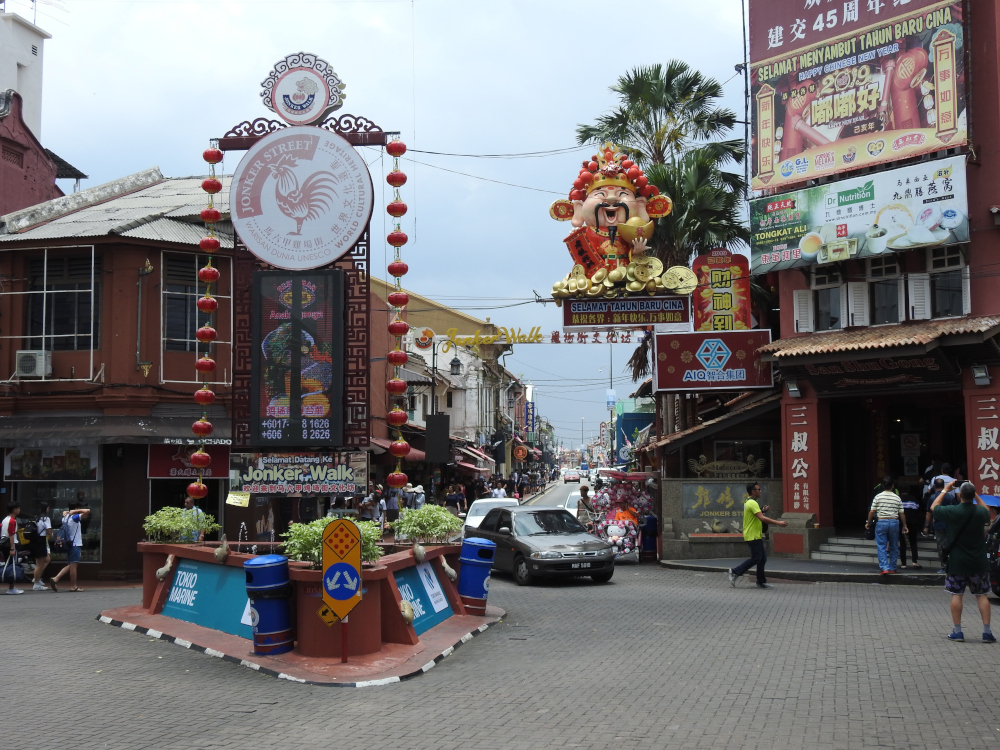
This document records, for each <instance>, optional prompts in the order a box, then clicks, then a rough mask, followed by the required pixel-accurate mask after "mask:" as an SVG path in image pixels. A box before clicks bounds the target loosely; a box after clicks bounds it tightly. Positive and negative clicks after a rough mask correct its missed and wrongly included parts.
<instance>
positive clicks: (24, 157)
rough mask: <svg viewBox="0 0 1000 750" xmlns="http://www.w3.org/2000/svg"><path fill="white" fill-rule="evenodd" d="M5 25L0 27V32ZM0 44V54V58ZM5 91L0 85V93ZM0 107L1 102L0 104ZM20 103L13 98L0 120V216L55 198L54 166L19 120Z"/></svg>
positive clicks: (57, 192) (0, 45)
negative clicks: (7, 110) (7, 111)
mask: <svg viewBox="0 0 1000 750" xmlns="http://www.w3.org/2000/svg"><path fill="white" fill-rule="evenodd" d="M6 26H7V24H4V23H0V29H3V28H5V27H6ZM2 50H3V40H0V54H3V52H2ZM5 90H6V89H5V88H4V87H3V86H2V85H0V93H3V92H4V91H5ZM0 105H2V102H0ZM24 106H25V104H24V100H23V99H22V97H21V96H20V95H19V94H15V95H14V96H13V97H12V100H11V102H10V113H9V114H8V115H7V116H6V117H2V118H0V156H2V158H0V216H3V215H4V214H8V213H11V212H12V211H18V210H20V209H22V208H27V207H28V206H34V205H36V204H38V203H44V202H45V201H49V200H52V199H54V198H59V197H61V196H62V194H63V192H62V190H60V189H59V188H58V187H57V186H56V184H55V180H56V165H55V162H53V161H52V159H50V158H49V156H48V154H46V153H45V149H43V148H42V145H41V143H39V141H38V138H37V137H36V136H35V135H33V134H32V131H31V130H30V129H29V128H28V126H27V125H26V124H25V121H24V119H23V116H22V111H23V108H24Z"/></svg>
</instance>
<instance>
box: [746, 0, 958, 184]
mask: <svg viewBox="0 0 1000 750" xmlns="http://www.w3.org/2000/svg"><path fill="white" fill-rule="evenodd" d="M782 4H783V3H782ZM850 4H851V3H846V4H845V5H850ZM758 5H761V3H758ZM919 5H920V3H917V2H916V1H915V0H913V1H912V2H911V3H908V4H902V3H901V4H900V6H899V7H898V8H896V10H899V9H900V8H902V7H905V8H906V9H907V12H906V13H905V14H902V15H899V16H898V17H896V18H895V19H893V20H879V21H878V22H877V23H875V24H873V25H869V26H866V27H863V28H862V27H859V28H857V29H856V30H854V27H853V24H852V25H851V28H852V30H850V31H849V32H848V33H846V34H844V35H838V36H836V37H833V38H830V39H826V40H824V41H822V42H820V43H817V44H814V45H812V46H809V47H806V48H802V49H799V50H798V51H796V52H794V53H793V54H788V53H786V52H783V51H781V48H775V49H773V50H772V51H773V52H775V56H772V57H769V58H768V59H767V60H766V61H764V62H758V63H754V64H753V65H752V66H751V70H750V85H751V89H752V91H751V109H752V112H753V117H752V119H753V133H752V137H751V158H752V170H753V180H752V183H753V185H752V186H753V188H754V189H755V190H764V189H773V188H781V187H784V186H786V185H794V184H798V183H802V182H805V181H806V180H811V179H816V178H819V177H826V176H833V175H837V174H839V173H842V172H846V171H851V170H857V169H863V168H865V167H871V166H873V165H876V164H885V163H890V162H894V161H898V160H901V159H907V158H910V157H914V156H919V155H921V154H928V153H932V152H935V151H939V150H941V149H945V148H952V147H955V146H963V145H965V144H966V142H967V124H966V111H965V110H966V98H965V85H966V71H965V65H964V55H965V34H964V29H963V12H962V3H961V2H953V1H951V2H943V3H942V2H938V3H935V4H933V5H930V6H927V5H925V7H914V6H919ZM830 12H834V11H830ZM833 30H835V29H831V31H833Z"/></svg>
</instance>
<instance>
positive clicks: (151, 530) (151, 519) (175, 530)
mask: <svg viewBox="0 0 1000 750" xmlns="http://www.w3.org/2000/svg"><path fill="white" fill-rule="evenodd" d="M142 528H143V530H144V531H145V532H146V538H147V539H149V541H151V542H160V543H163V544H184V543H191V542H195V541H197V540H198V537H199V536H200V535H201V534H202V533H203V532H204V533H205V534H211V533H212V532H213V531H218V530H219V529H221V528H222V527H221V526H219V524H217V523H216V522H215V516H213V515H211V514H209V513H205V512H202V513H195V512H193V511H188V510H185V509H184V508H161V509H160V510H158V511H156V513H154V514H153V515H151V516H146V520H145V521H143V524H142Z"/></svg>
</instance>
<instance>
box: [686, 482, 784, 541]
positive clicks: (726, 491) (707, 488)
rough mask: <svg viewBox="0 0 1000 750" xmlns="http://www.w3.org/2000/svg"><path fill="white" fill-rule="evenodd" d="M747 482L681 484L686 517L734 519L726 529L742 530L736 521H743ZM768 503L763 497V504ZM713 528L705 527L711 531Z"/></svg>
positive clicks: (732, 530)
mask: <svg viewBox="0 0 1000 750" xmlns="http://www.w3.org/2000/svg"><path fill="white" fill-rule="evenodd" d="M745 496H746V483H745V482H744V483H743V484H710V483H706V484H701V483H697V484H686V483H685V484H683V485H682V486H681V507H682V515H683V517H684V518H722V519H734V521H733V522H728V523H727V525H726V527H725V531H727V532H731V533H735V532H737V531H742V528H741V525H740V524H738V523H735V521H739V522H742V521H743V498H744V497H745ZM765 504H766V503H765V502H764V501H763V499H761V505H765ZM710 530H711V529H703V531H710Z"/></svg>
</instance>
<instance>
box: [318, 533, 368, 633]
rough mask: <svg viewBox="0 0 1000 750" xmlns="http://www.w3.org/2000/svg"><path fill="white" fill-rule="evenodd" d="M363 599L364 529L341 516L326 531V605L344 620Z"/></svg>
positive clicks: (324, 552) (324, 571) (324, 572)
mask: <svg viewBox="0 0 1000 750" xmlns="http://www.w3.org/2000/svg"><path fill="white" fill-rule="evenodd" d="M360 601H361V532H360V531H359V530H358V527H357V525H356V524H355V523H354V522H353V521H348V520H347V519H346V518H338V519H335V520H333V521H330V523H328V524H327V525H326V528H325V529H324V530H323V604H325V605H326V606H327V607H328V608H329V610H330V612H331V613H332V614H333V615H334V616H335V617H337V618H339V619H341V620H344V619H346V618H347V615H348V614H349V613H350V611H351V610H352V609H354V607H355V606H357V604H358V602H360ZM320 616H321V617H322V614H321V615H320ZM323 619H324V621H326V618H323ZM328 624H330V623H328Z"/></svg>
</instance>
